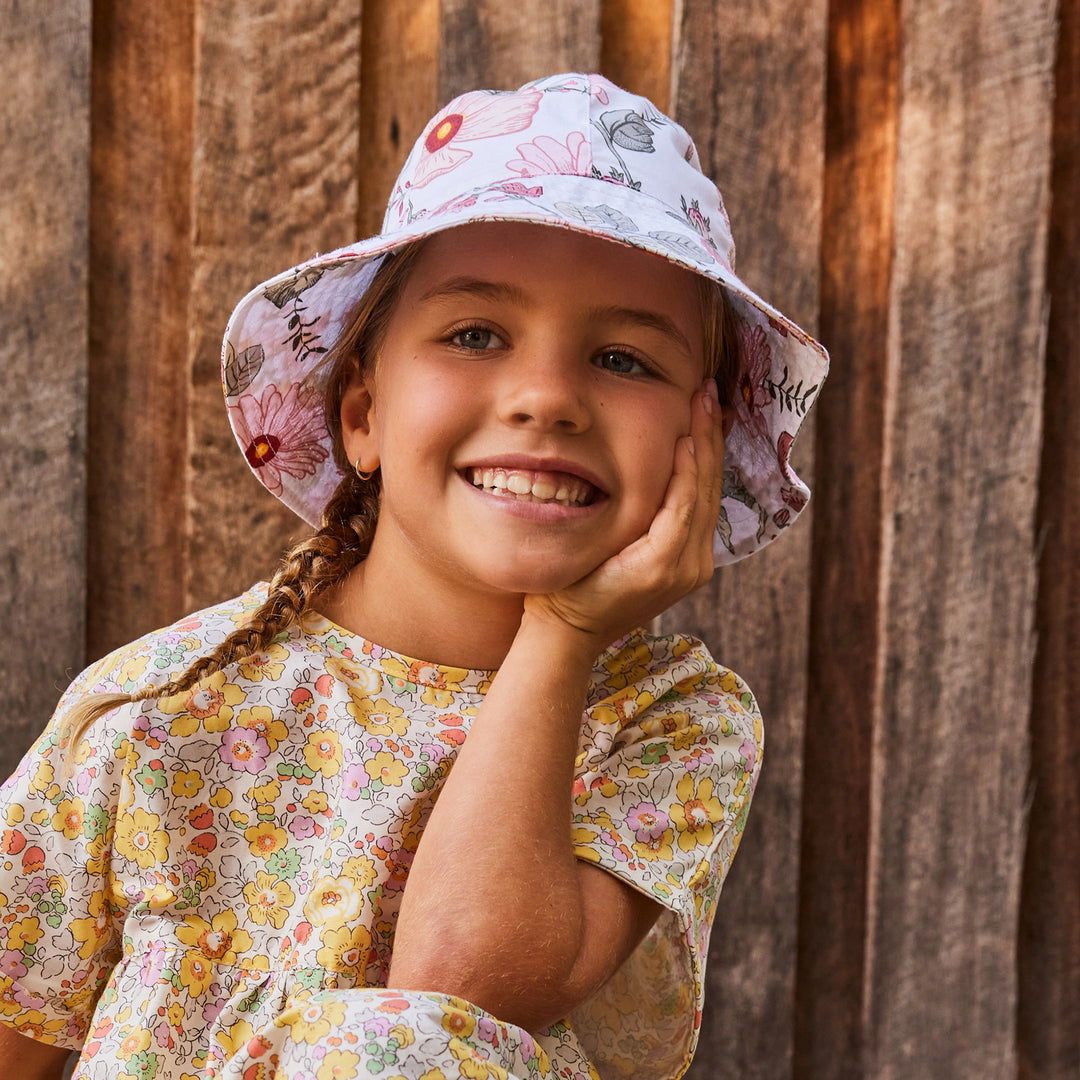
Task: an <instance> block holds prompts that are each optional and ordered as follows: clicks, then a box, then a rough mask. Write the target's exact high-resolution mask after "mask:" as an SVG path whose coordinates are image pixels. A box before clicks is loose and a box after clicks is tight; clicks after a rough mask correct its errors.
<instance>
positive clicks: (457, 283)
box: [420, 277, 692, 355]
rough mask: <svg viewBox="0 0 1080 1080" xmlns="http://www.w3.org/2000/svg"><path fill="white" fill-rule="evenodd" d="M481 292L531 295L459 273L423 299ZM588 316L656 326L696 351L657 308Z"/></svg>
mask: <svg viewBox="0 0 1080 1080" xmlns="http://www.w3.org/2000/svg"><path fill="white" fill-rule="evenodd" d="M462 295H464V296H479V297H483V298H484V299H485V300H508V301H509V302H510V303H513V304H516V305H518V306H521V307H524V306H526V304H527V302H528V298H527V296H526V294H525V291H524V290H523V289H519V288H518V287H517V286H516V285H511V284H509V283H508V282H505V281H485V280H484V279H483V278H470V277H456V278H449V279H448V280H446V281H440V282H439V283H438V284H437V285H435V286H434V287H433V288H431V289H429V290H428V291H427V292H426V293H424V294H423V295H422V296H421V297H420V300H421V302H425V301H428V300H444V299H448V298H452V297H454V296H462ZM586 317H587V318H588V319H590V320H591V321H596V322H601V321H604V322H629V323H635V324H636V325H638V326H641V327H644V328H645V329H646V330H656V331H659V332H660V333H661V334H665V335H667V336H668V337H670V338H672V339H673V340H674V341H675V344H676V345H678V346H679V347H680V348H681V349H682V350H683V351H684V352H685V353H686V354H687V355H692V350H691V348H690V343H689V342H688V341H687V340H686V335H685V334H684V333H683V332H682V331H681V330H680V329H679V328H678V326H676V325H675V322H674V320H672V319H670V318H668V316H667V315H661V314H660V313H659V312H657V311H647V310H645V309H643V308H628V307H620V306H618V305H616V304H612V305H610V306H607V307H595V308H590V309H589V311H588V312H586Z"/></svg>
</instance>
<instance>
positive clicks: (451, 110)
mask: <svg viewBox="0 0 1080 1080" xmlns="http://www.w3.org/2000/svg"><path fill="white" fill-rule="evenodd" d="M542 96H543V95H542V94H541V93H540V91H539V90H537V89H535V88H533V90H532V91H531V93H530V92H529V91H525V92H522V93H516V94H506V93H497V92H491V91H487V90H473V91H472V92H471V93H468V94H463V95H462V96H461V97H459V98H457V99H456V100H455V101H452V102H451V103H450V104H449V105H448V106H447V107H446V108H445V109H443V110H442V111H441V112H439V113H438V114H437V115H436V117H435V119H434V120H433V121H432V122H431V126H430V127H429V128H428V130H427V131H426V133H425V134H424V136H423V149H422V151H421V157H420V160H419V162H418V163H417V165H416V171H415V172H414V173H413V176H412V186H413V187H414V188H421V187H423V186H424V185H425V184H428V183H430V182H431V181H432V180H434V179H435V177H436V176H442V175H443V173H448V172H450V171H451V170H452V169H456V168H457V167H458V166H459V165H461V164H463V163H464V162H466V161H468V160H469V158H471V157H472V152H471V151H469V150H465V149H464V148H463V147H461V146H460V145H459V144H460V143H463V142H472V141H473V140H475V139H489V138H491V137H492V136H493V135H507V134H509V133H510V132H513V131H523V130H524V129H525V128H527V127H528V126H529V124H531V123H532V118H533V117H534V116H535V115H536V110H537V109H538V108H540V99H541V97H542Z"/></svg>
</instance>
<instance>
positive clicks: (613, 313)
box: [588, 305, 693, 356]
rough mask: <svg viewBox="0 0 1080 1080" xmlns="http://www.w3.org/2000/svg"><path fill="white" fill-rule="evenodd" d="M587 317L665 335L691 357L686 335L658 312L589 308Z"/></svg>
mask: <svg viewBox="0 0 1080 1080" xmlns="http://www.w3.org/2000/svg"><path fill="white" fill-rule="evenodd" d="M588 317H589V318H590V319H596V320H598V321H599V320H607V321H610V322H629V323H634V324H636V325H637V326H641V327H644V328H645V329H646V330H657V331H659V332H660V333H661V334H666V335H667V336H668V337H670V338H673V339H674V341H675V344H676V345H678V346H679V347H680V348H681V349H682V350H683V352H685V353H686V354H687V356H691V355H693V354H692V351H691V349H690V342H688V341H687V340H686V335H685V334H684V333H683V332H682V331H681V330H680V329H679V328H678V327H677V326H676V325H675V322H674V320H673V319H670V318H668V316H667V315H661V314H660V312H658V311H647V310H645V309H644V308H627V307H618V306H617V305H612V306H611V307H598V308H591V309H590V310H589V312H588Z"/></svg>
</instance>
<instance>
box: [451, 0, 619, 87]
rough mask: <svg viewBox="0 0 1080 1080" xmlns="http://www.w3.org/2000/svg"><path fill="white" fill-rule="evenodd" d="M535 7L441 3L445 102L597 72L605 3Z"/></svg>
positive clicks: (493, 1)
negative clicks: (545, 78)
mask: <svg viewBox="0 0 1080 1080" xmlns="http://www.w3.org/2000/svg"><path fill="white" fill-rule="evenodd" d="M542 12H543V14H542V17H538V16H537V11H536V8H535V7H529V6H528V5H524V4H508V3H505V2H503V0H441V4H440V19H439V82H438V87H439V102H440V104H445V103H446V102H447V101H449V100H450V98H452V97H454V96H456V95H457V94H462V93H464V92H465V91H467V90H478V89H481V88H483V89H489V90H515V89H517V87H519V86H521V85H522V84H523V83H526V82H528V81H529V80H530V79H538V78H541V77H542V76H544V75H556V74H558V73H559V72H562V71H595V70H596V68H597V67H598V66H599V61H600V0H549V2H548V3H546V4H544V5H543V9H542Z"/></svg>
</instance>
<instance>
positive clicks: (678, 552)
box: [0, 75, 827, 1080]
mask: <svg viewBox="0 0 1080 1080" xmlns="http://www.w3.org/2000/svg"><path fill="white" fill-rule="evenodd" d="M732 256H733V248H732V242H731V235H730V231H729V226H728V221H727V217H726V215H725V213H724V209H723V204H722V202H721V200H720V196H719V193H718V192H717V190H716V188H715V187H714V186H713V185H712V183H711V182H710V181H709V180H707V179H706V178H705V177H704V176H703V175H702V174H701V172H700V169H699V167H698V163H697V156H696V152H695V150H694V147H693V144H692V142H691V141H690V138H689V137H688V136H687V134H686V133H685V132H684V131H683V130H682V129H681V128H679V127H678V126H677V125H675V124H674V123H673V122H672V121H671V120H669V119H668V118H666V117H665V116H663V115H661V114H660V113H659V112H658V111H657V110H656V109H655V108H653V107H652V106H651V105H650V104H649V103H648V102H647V101H645V100H643V99H641V98H637V97H632V96H631V95H629V94H627V93H625V92H624V91H622V90H620V89H618V88H617V87H615V86H613V85H612V84H611V83H609V82H607V81H606V80H604V79H602V78H600V77H598V76H584V75H560V76H554V77H551V78H547V79H542V80H540V81H538V82H535V83H532V84H529V85H527V86H525V87H522V88H521V89H520V90H518V91H516V92H513V93H493V92H485V91H478V92H474V93H469V94H465V95H464V96H462V97H460V98H458V99H457V100H455V101H454V102H452V103H451V104H450V105H448V106H447V107H446V108H445V109H443V110H442V111H441V112H440V113H439V114H438V115H437V116H436V117H435V118H434V120H433V121H432V122H431V124H430V125H429V126H428V128H427V129H426V130H425V131H424V133H423V134H422V135H421V137H420V139H419V140H418V142H417V144H416V146H415V147H414V149H413V152H412V154H411V156H410V157H409V159H408V161H407V163H406V165H405V168H404V171H403V172H402V175H401V177H400V179H399V181H398V183H397V185H396V187H395V188H394V192H393V195H392V197H391V200H390V205H389V209H388V211H387V216H386V220H385V223H384V227H383V232H382V234H381V235H380V236H377V237H375V238H373V239H371V240H368V241H365V242H363V243H360V244H357V245H354V246H353V247H350V248H345V249H342V250H340V251H337V252H334V253H332V254H330V255H326V256H318V257H316V258H314V259H312V260H310V261H309V262H307V263H305V264H303V265H301V266H299V267H296V268H295V269H293V270H291V271H289V272H287V273H285V274H282V275H280V276H278V277H276V278H274V279H272V280H271V281H269V282H268V283H266V284H265V285H262V286H260V287H259V288H257V289H256V290H254V291H253V292H252V293H251V294H250V295H249V296H247V297H246V298H245V299H244V300H243V301H242V302H241V303H240V305H239V307H238V308H237V310H236V312H235V313H234V316H233V318H232V321H231V323H230V326H229V328H228V330H227V332H226V338H225V346H224V352H223V376H224V387H225V394H226V400H227V405H228V412H229V418H230V421H231V423H232V426H233V429H234V431H235V433H236V436H237V439H238V442H239V444H240V447H241V449H242V451H243V453H244V454H245V456H246V458H247V461H248V463H249V464H250V466H251V468H252V469H253V471H254V472H255V475H256V476H257V477H258V478H259V480H260V481H262V483H263V484H264V485H265V486H266V487H267V488H268V489H269V490H270V491H272V492H273V493H274V494H275V495H276V496H278V497H279V498H281V499H282V500H284V502H285V503H287V504H288V505H289V506H290V507H292V508H293V509H294V510H296V511H297V512H298V513H299V514H300V515H301V516H302V517H304V518H305V519H307V520H308V521H309V522H311V523H313V524H316V525H319V526H320V527H319V529H318V532H317V533H316V534H315V535H314V536H313V537H312V539H310V540H308V541H306V542H305V543H303V544H301V545H300V546H299V547H298V548H296V549H295V550H294V551H292V552H291V553H290V554H289V555H288V556H287V558H286V561H285V563H284V565H283V568H282V569H281V571H280V572H279V573H278V575H277V576H276V577H275V579H274V581H273V582H272V583H271V584H270V585H269V586H267V585H265V584H263V585H257V586H255V588H253V589H252V590H251V591H250V592H248V593H246V594H245V595H243V596H241V597H239V598H238V599H236V600H232V601H229V602H227V603H224V604H221V605H219V606H218V607H214V608H211V609H208V610H206V611H202V612H199V613H197V614H195V615H193V616H191V617H189V618H187V619H184V620H182V621H181V622H179V623H177V624H175V625H174V626H172V627H169V628H168V629H165V630H162V631H158V632H157V633H154V634H150V635H148V636H147V637H145V638H143V639H141V640H140V641H137V642H135V643H134V644H132V645H130V646H128V647H127V648H124V649H121V650H119V651H118V652H116V653H114V654H113V655H111V656H109V657H106V658H105V659H104V660H102V661H100V662H98V663H97V664H95V665H93V666H91V667H90V668H89V669H88V670H87V671H86V672H84V673H83V674H82V675H81V676H80V677H79V679H77V680H76V682H75V683H74V684H73V685H72V687H71V688H70V689H69V691H68V692H67V694H65V696H64V698H63V700H62V701H61V703H60V706H59V708H58V710H57V714H56V717H55V718H54V721H53V723H52V724H51V726H50V727H49V728H48V729H47V731H46V732H45V734H44V735H43V736H42V737H41V739H40V740H39V742H38V743H37V745H36V746H35V747H34V749H33V750H32V751H31V752H30V754H29V755H28V756H27V758H26V759H25V761H24V762H23V764H22V765H21V766H20V768H19V770H18V771H17V772H16V774H15V776H13V777H12V779H11V780H10V781H9V782H8V784H7V785H5V788H4V801H3V809H4V813H5V814H6V819H5V820H4V822H3V827H4V829H5V831H4V833H3V840H2V847H3V852H4V854H3V855H2V856H0V859H2V861H0V867H2V869H3V875H2V876H0V893H2V894H3V911H4V916H3V921H2V923H0V955H2V964H3V969H2V973H0V1019H3V1021H4V1025H0V1031H2V1032H3V1035H2V1036H0V1053H2V1054H3V1058H2V1060H4V1062H5V1063H6V1064H7V1065H8V1067H9V1071H11V1070H12V1069H13V1068H14V1063H18V1065H19V1067H20V1072H19V1075H20V1077H23V1078H25V1080H30V1078H32V1077H36V1076H42V1077H45V1076H57V1075H59V1072H60V1069H61V1067H62V1063H63V1060H64V1058H65V1056H66V1054H67V1052H68V1051H69V1050H79V1051H81V1056H80V1058H79V1063H78V1065H77V1067H76V1072H75V1075H76V1076H78V1077H94V1078H104V1077H109V1078H110V1080H112V1078H115V1077H120V1078H121V1080H127V1078H128V1077H143V1078H150V1077H156V1078H161V1080H179V1078H191V1077H195V1076H215V1077H216V1076H230V1077H245V1078H252V1080H254V1078H257V1077H262V1078H265V1077H271V1076H274V1075H277V1076H280V1077H291V1078H299V1077H317V1078H319V1080H325V1078H329V1077H357V1076H370V1075H379V1076H384V1077H386V1078H396V1077H409V1078H423V1080H451V1078H454V1077H458V1076H461V1077H471V1078H484V1077H500V1078H501V1077H506V1076H508V1075H513V1076H517V1077H533V1076H537V1077H540V1076H547V1075H549V1074H550V1075H558V1076H560V1077H584V1076H591V1077H595V1076H598V1075H599V1076H605V1077H606V1076H633V1077H640V1078H649V1080H654V1078H655V1080H661V1078H666V1077H675V1076H677V1075H679V1074H680V1073H681V1072H682V1071H683V1070H684V1069H685V1067H686V1064H687V1063H688V1061H689V1059H690V1056H691V1054H692V1053H693V1049H694V1044H695V1041H696V1037H697V1027H698V1023H699V1019H700V1015H701V1003H702V991H703V985H704V980H703V967H704V962H705V956H706V952H707V945H708V936H709V928H710V925H711V922H712V919H713V915H714V913H715V909H716V901H717V896H718V894H719V891H720V886H721V882H722V880H723V878H724V875H725V874H726V872H727V869H728V867H729V865H730V862H731V859H732V857H733V855H734V853H735V849H736V847H737V844H738V839H739V836H740V834H741V832H742V830H743V827H744V824H745V821H746V814H747V811H748V808H749V805H750V798H751V794H752V792H753V788H754V784H755V781H756V779H757V775H758V770H759V768H760V764H761V746H762V733H761V721H760V717H759V716H758V713H757V709H756V706H755V704H754V701H753V698H752V697H751V695H750V693H749V691H748V690H747V689H746V687H745V686H744V685H743V684H742V683H741V682H740V680H739V679H738V678H737V677H736V676H735V675H733V674H732V673H731V672H729V671H726V670H724V669H723V668H720V667H718V666H717V665H716V664H715V663H714V662H713V661H712V659H711V658H710V657H709V655H708V654H707V652H706V651H705V649H704V648H703V646H702V645H701V644H700V643H699V642H697V641H694V640H692V639H690V638H686V637H681V636H674V637H653V636H650V635H649V634H647V633H645V632H643V631H642V630H641V629H639V627H641V626H642V625H645V624H647V623H648V621H649V620H650V619H651V618H653V617H654V616H655V615H657V614H658V613H659V612H661V611H662V610H664V609H665V608H666V607H668V606H669V605H670V604H672V603H673V602H674V601H676V600H678V599H679V598H680V597H682V596H684V595H686V594H687V593H688V592H690V591H691V590H692V589H694V588H696V587H698V586H699V585H701V584H702V583H703V582H705V581H706V580H708V578H709V577H710V575H711V573H712V569H713V564H714V560H715V561H718V562H721V563H724V562H732V561H734V560H735V559H738V558H742V557H743V556H745V555H748V554H750V553H751V552H753V551H755V550H756V549H757V548H759V547H761V546H762V545H763V544H765V543H767V542H768V541H770V540H772V539H773V538H775V537H776V536H777V535H778V534H779V533H780V532H781V531H782V530H783V529H784V528H785V527H787V526H788V525H789V524H790V523H791V522H792V521H793V520H794V518H795V517H796V515H797V514H798V513H799V511H800V510H801V509H802V507H803V505H804V504H805V502H806V499H807V497H808V492H807V490H806V488H805V486H804V485H803V484H802V483H801V482H800V481H799V480H798V478H797V477H796V476H795V475H794V473H793V472H792V471H791V469H790V467H789V465H788V453H789V451H790V448H791V444H792V440H793V438H794V435H795V433H796V431H797V429H798V426H799V423H800V421H801V418H802V416H803V415H804V413H805V411H806V409H807V408H808V406H809V405H810V403H811V402H812V400H813V398H814V397H815V396H816V393H817V391H818V388H819V386H820V384H821V380H822V378H823V377H824V375H825V371H826V366H827V362H826V358H825V354H824V352H823V350H822V349H821V348H820V346H818V345H817V344H816V343H814V342H813V341H811V340H810V339H809V338H808V337H807V336H806V335H805V334H804V333H803V332H802V331H800V330H799V329H798V328H797V327H795V326H794V325H793V324H792V323H791V322H790V321H788V320H787V319H785V318H784V317H783V316H782V315H780V314H779V313H777V312H776V311H774V310H773V309H772V308H770V307H769V306H768V305H767V304H765V303H764V302H763V301H762V300H760V299H759V298H758V297H756V296H755V295H754V294H753V293H752V292H750V290H749V289H747V287H746V286H745V285H743V284H742V283H741V282H740V281H739V279H738V278H737V277H735V275H734V273H733V271H732ZM725 433H728V435H727V440H726V449H725ZM418 658H422V659H418Z"/></svg>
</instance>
